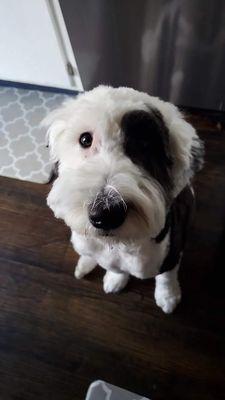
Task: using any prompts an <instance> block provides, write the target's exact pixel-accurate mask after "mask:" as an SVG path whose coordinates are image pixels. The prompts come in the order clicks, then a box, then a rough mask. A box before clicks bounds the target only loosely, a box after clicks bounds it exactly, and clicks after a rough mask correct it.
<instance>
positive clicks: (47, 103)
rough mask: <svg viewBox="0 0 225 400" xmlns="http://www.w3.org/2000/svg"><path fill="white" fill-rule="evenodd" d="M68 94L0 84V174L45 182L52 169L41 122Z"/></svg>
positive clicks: (44, 131) (44, 130)
mask: <svg viewBox="0 0 225 400" xmlns="http://www.w3.org/2000/svg"><path fill="white" fill-rule="evenodd" d="M69 97H70V96H69V95H66V94H61V93H50V92H42V91H37V90H26V89H16V88H12V87H0V175H3V176H7V177H11V178H17V179H21V180H26V181H31V182H38V183H46V182H48V181H49V178H50V176H51V171H52V162H51V161H50V158H49V149H48V148H47V147H46V129H44V128H41V127H40V122H41V121H42V119H43V118H44V117H45V116H46V115H47V114H48V113H49V111H50V110H52V109H54V108H56V107H57V106H59V105H60V104H61V103H62V102H63V101H64V100H65V99H67V98H69Z"/></svg>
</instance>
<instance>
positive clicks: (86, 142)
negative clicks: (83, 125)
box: [79, 132, 93, 148]
mask: <svg viewBox="0 0 225 400" xmlns="http://www.w3.org/2000/svg"><path fill="white" fill-rule="evenodd" d="M92 141H93V137H92V134H91V133H90V132H84V133H82V134H81V135H80V138H79V143H80V145H81V146H82V147H84V148H87V147H91V145H92Z"/></svg>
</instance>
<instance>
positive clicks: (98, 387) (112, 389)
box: [85, 380, 150, 400]
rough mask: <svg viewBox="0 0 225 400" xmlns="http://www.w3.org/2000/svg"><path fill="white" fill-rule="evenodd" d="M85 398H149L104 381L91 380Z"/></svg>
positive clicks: (121, 399)
mask: <svg viewBox="0 0 225 400" xmlns="http://www.w3.org/2000/svg"><path fill="white" fill-rule="evenodd" d="M85 400H150V399H148V398H147V397H142V396H139V395H138V394H135V393H132V392H128V391H127V390H125V389H121V388H119V387H118V386H114V385H110V384H109V383H107V382H104V381H100V380H99V381H95V382H93V383H92V384H91V385H90V386H89V389H88V392H87V395H86V399H85Z"/></svg>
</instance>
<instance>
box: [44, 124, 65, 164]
mask: <svg viewBox="0 0 225 400" xmlns="http://www.w3.org/2000/svg"><path fill="white" fill-rule="evenodd" d="M65 129H66V124H65V122H64V121H60V120H58V121H55V122H53V123H52V124H51V125H50V127H49V128H48V130H47V143H48V146H49V149H50V156H51V159H52V160H53V161H55V162H57V161H59V151H58V150H59V139H60V137H61V135H62V134H63V132H64V130H65Z"/></svg>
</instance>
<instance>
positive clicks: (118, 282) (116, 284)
mask: <svg viewBox="0 0 225 400" xmlns="http://www.w3.org/2000/svg"><path fill="white" fill-rule="evenodd" d="M128 279H129V274H126V273H125V272H113V271H107V272H106V274H105V276H104V279H103V288H104V291H105V293H116V292H119V291H120V290H122V289H123V288H124V287H125V286H126V284H127V282H128Z"/></svg>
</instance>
